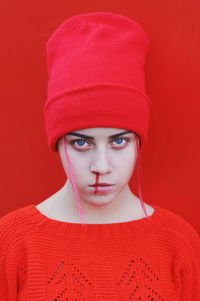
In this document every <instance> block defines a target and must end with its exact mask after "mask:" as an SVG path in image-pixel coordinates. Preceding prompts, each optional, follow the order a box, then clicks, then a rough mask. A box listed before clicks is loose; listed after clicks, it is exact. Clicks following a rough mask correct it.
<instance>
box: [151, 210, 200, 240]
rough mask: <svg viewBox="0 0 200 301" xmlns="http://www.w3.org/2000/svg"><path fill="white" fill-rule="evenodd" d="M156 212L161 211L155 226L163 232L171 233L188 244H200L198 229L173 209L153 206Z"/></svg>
mask: <svg viewBox="0 0 200 301" xmlns="http://www.w3.org/2000/svg"><path fill="white" fill-rule="evenodd" d="M152 206H153V207H154V208H155V210H157V211H159V214H157V219H155V220H154V224H155V226H157V227H159V228H160V229H161V231H164V232H165V233H166V232H167V233H170V234H171V235H173V236H176V237H179V238H180V239H183V240H186V241H188V242H191V241H196V242H197V243H200V236H199V233H198V232H197V229H196V228H194V226H193V225H192V224H191V223H190V222H189V221H188V220H187V219H186V218H184V217H182V216H181V215H179V214H178V213H176V212H174V211H173V210H171V209H167V208H163V207H160V206H158V205H152Z"/></svg>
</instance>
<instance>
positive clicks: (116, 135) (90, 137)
mask: <svg viewBox="0 0 200 301" xmlns="http://www.w3.org/2000/svg"><path fill="white" fill-rule="evenodd" d="M128 133H132V131H125V132H121V133H118V134H115V135H111V136H109V137H108V138H116V137H118V136H121V135H125V134H128ZM66 135H72V136H77V137H81V138H85V139H91V140H92V139H93V140H94V137H92V136H87V135H83V134H80V133H75V132H70V133H68V134H66Z"/></svg>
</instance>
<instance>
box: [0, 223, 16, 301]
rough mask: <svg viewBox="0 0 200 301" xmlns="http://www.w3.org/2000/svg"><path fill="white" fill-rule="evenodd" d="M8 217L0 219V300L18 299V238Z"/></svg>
mask: <svg viewBox="0 0 200 301" xmlns="http://www.w3.org/2000/svg"><path fill="white" fill-rule="evenodd" d="M7 222H9V220H7V217H3V218H1V219H0V300H1V301H16V300H17V267H16V265H17V258H16V253H17V250H16V244H15V242H16V240H15V239H14V233H13V232H14V231H13V229H12V226H11V225H10V224H9V223H7Z"/></svg>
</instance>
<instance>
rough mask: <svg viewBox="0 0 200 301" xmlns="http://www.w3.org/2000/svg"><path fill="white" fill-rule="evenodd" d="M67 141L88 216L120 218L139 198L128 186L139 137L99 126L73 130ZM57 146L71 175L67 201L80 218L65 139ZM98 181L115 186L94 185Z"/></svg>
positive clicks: (75, 178)
mask: <svg viewBox="0 0 200 301" xmlns="http://www.w3.org/2000/svg"><path fill="white" fill-rule="evenodd" d="M119 134H120V135H119ZM111 136H112V137H111ZM64 138H65V145H66V149H67V154H68V157H69V161H70V165H71V169H72V173H73V176H74V180H75V183H76V188H77V192H78V195H79V201H80V204H81V207H82V209H83V212H84V216H85V217H87V218H89V219H90V220H97V219H99V221H100V220H101V221H102V219H104V220H106V217H110V214H111V213H112V216H116V217H117V216H118V215H119V213H120V212H122V211H123V210H124V208H125V207H124V206H125V205H127V202H128V201H130V200H131V202H133V199H134V198H136V197H135V196H134V194H133V193H132V192H131V191H130V188H129V186H128V182H129V180H130V178H131V176H132V174H133V171H134V168H135V163H136V134H135V133H133V132H131V131H127V130H126V129H120V128H104V127H97V128H87V129H80V130H77V131H73V132H71V133H67V134H66V135H65V136H64ZM57 147H58V152H59V155H60V159H61V162H62V165H63V168H64V170H65V173H66V175H67V181H66V184H65V192H66V199H67V202H68V205H69V208H71V209H72V211H73V212H77V216H78V208H77V203H76V198H75V194H74V191H73V188H72V185H71V182H70V180H69V168H68V164H67V160H66V157H65V152H64V146H63V140H62V138H61V139H60V140H59V141H58V144H57ZM96 174H98V179H97V177H96ZM97 180H98V184H99V183H107V184H112V186H107V187H105V186H104V187H100V186H98V188H97V187H92V186H90V185H94V184H95V183H96V182H97ZM76 208H77V209H76Z"/></svg>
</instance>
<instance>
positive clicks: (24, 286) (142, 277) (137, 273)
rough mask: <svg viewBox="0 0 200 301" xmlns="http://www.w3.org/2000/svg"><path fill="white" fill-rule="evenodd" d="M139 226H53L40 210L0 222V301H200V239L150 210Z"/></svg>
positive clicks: (168, 215) (166, 214)
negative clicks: (149, 213) (148, 215)
mask: <svg viewBox="0 0 200 301" xmlns="http://www.w3.org/2000/svg"><path fill="white" fill-rule="evenodd" d="M151 206H152V207H154V208H155V211H154V213H153V215H152V216H151V217H150V218H149V219H148V218H143V219H140V220H136V221H128V222H121V223H112V224H111V223H110V224H88V225H86V226H82V224H78V223H77V224H76V223H67V222H62V221H56V220H53V219H50V218H48V217H47V216H45V215H43V214H42V213H41V212H40V211H39V210H38V209H37V208H36V207H35V205H33V204H31V205H29V206H26V207H23V208H20V209H17V210H15V211H12V212H10V213H8V214H7V215H5V216H4V217H2V218H1V219H0V300H1V301H16V300H18V301H32V300H33V301H45V300H48V301H58V300H63V301H64V300H69V301H89V300H92V301H126V300H127V301H128V300H133V301H136V300H137V301H138V300H141V301H151V300H153V301H179V300H180V301H199V300H200V238H199V235H198V234H197V232H196V231H195V230H194V228H193V227H192V226H191V225H190V224H189V223H188V222H187V221H186V220H184V219H183V218H182V217H180V216H178V215H176V214H175V213H173V212H171V211H169V210H167V209H163V208H161V207H158V206H156V205H151Z"/></svg>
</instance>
